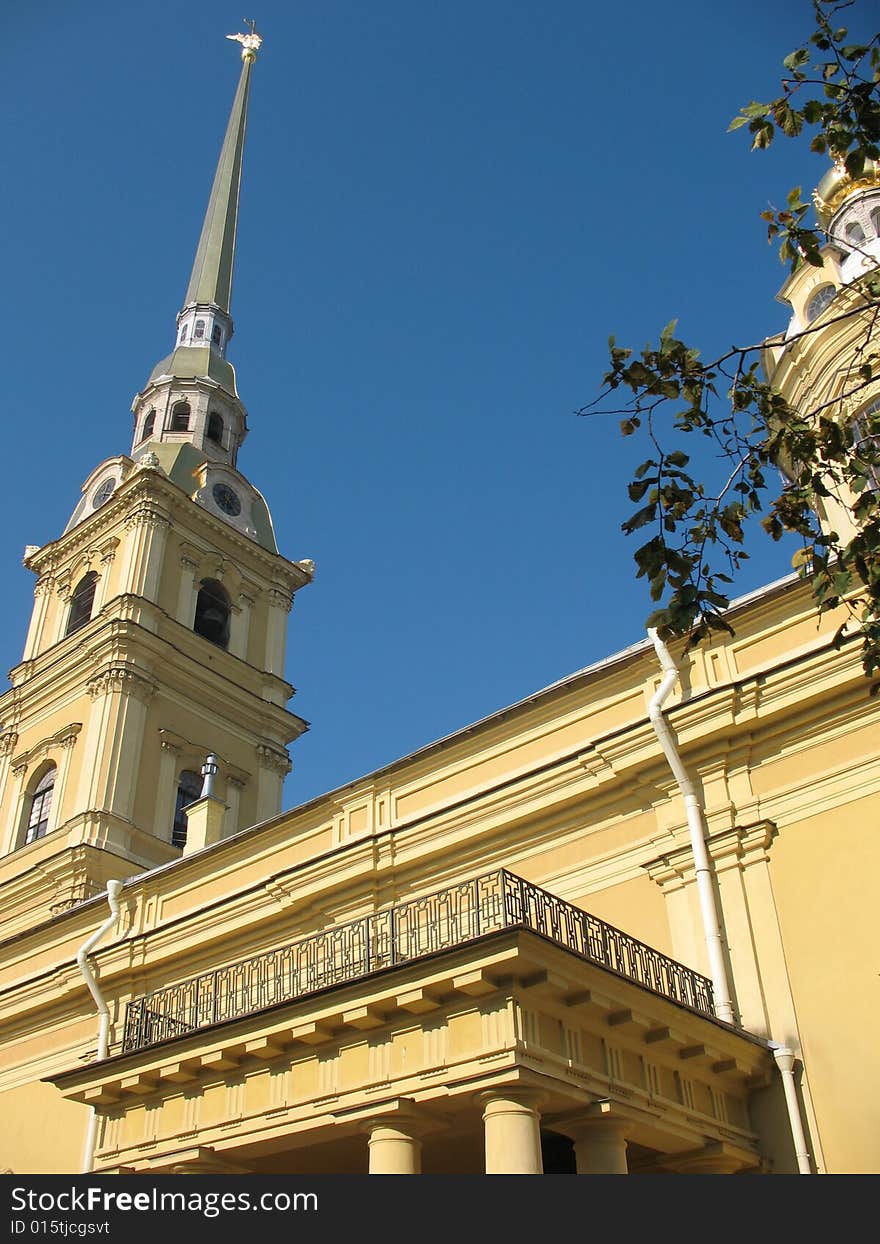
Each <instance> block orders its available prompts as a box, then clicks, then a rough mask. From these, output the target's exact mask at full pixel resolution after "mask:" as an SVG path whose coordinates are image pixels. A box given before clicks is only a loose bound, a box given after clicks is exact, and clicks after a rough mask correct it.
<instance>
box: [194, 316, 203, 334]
mask: <svg viewBox="0 0 880 1244" xmlns="http://www.w3.org/2000/svg"><path fill="white" fill-rule="evenodd" d="M204 335H205V321H204V320H196V326H195V328H194V329H193V336H194V337H204Z"/></svg>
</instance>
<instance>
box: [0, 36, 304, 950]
mask: <svg viewBox="0 0 880 1244" xmlns="http://www.w3.org/2000/svg"><path fill="white" fill-rule="evenodd" d="M228 37H229V38H232V39H236V40H237V41H238V42H239V43H240V44H241V55H242V67H241V75H240V78H239V82H238V88H237V91H236V94H235V98H234V101H233V105H232V111H231V114H230V118H229V124H228V127H227V130H226V135H225V138H224V140H223V145H222V149H221V152H220V159H219V161H218V165H217V172H216V175H215V178H214V183H213V186H212V189H211V194H210V199H209V202H208V209H207V212H206V215H205V221H204V225H203V228H202V232H201V237H200V239H199V243H198V248H197V251H196V257H195V263H194V265H193V270H192V274H191V276H190V280H189V285H188V287H187V291H186V297H185V300H184V305H183V308H182V309H181V311H180V312H179V314H178V316H177V323H176V328H175V338H174V346H173V349H172V352H171V354H169V355H168V356H167V357H166V358H164V359H163V360H162V361H161V362H160V363H158V364H157V365H156V367H155V368H154V369H153V372H152V374H151V375H150V378H149V380H148V381H147V384H146V385H145V386H144V388H143V390H142V391H141V392H139V393H138V394H136V396H135V398H134V402H133V405H132V410H133V413H134V437H133V443H132V448H131V452H130V454H117V455H116V456H115V457H112V458H108V459H106V460H105V461H103V462H101V463H100V464H99V465H98V466H97V467H96V468H95V469H94V471H92V473H91V474H90V475H89V477H88V479H87V480H86V481H85V483H84V484H83V487H82V496H81V499H80V501H79V503H78V505H77V506H76V508H75V510H74V512H73V514H72V516H71V518H70V521H69V523H68V524H67V527H66V528H65V530H64V532H63V534H62V535H61V536H60V537H59V538H58V539H57V540H53V541H52V542H51V543H49V544H46V545H44V546H43V547H42V548H40V547H36V546H28V547H27V549H26V550H25V558H24V564H25V566H26V567H28V568H29V569H30V570H31V571H33V573H34V574H35V575H36V578H37V582H36V587H35V592H34V609H33V614H32V617H31V623H30V628H29V631H28V636H27V640H26V644H25V650H24V654H23V659H22V661H21V662H20V664H18V665H17V666H16V667H15V668H14V669H13V670H12V671H11V673H10V680H11V683H12V688H11V690H9V691H7V692H6V694H5V695H3V696H2V697H0V890H2V893H3V898H4V903H3V906H4V909H5V911H6V912H7V919H6V920H5V922H4V926H5V931H6V932H7V933H10V932H13V931H14V929H15V928H16V927H21V928H25V927H29V926H30V925H33V924H34V923H36V922H38V921H39V920H40V919H44V918H48V917H50V916H51V914H52V913H53V912H56V911H58V910H61V909H63V908H64V907H66V906H69V905H70V904H72V903H75V902H78V901H81V900H82V899H84V898H88V897H89V896H90V895H91V894H93V893H96V892H98V891H100V890H102V889H103V888H104V886H105V885H106V882H107V881H108V880H110V879H113V878H124V877H126V876H130V875H131V874H132V873H136V872H140V871H142V870H144V869H149V868H152V867H155V866H157V865H160V864H163V863H166V862H168V861H171V860H174V859H175V858H177V857H178V856H179V855H180V854H181V853H182V852H183V853H186V852H187V851H192V850H194V849H199V848H200V847H201V846H203V845H205V838H204V835H203V834H202V835H200V836H198V837H197V838H196V840H194V835H193V834H192V833H190V834H189V835H188V831H187V819H186V816H185V814H184V809H185V808H186V806H187V805H189V804H191V803H193V802H194V801H197V800H198V799H199V795H200V792H201V774H200V771H201V768H202V764H203V762H204V760H205V756H206V755H207V754H208V753H213V754H214V756H215V757H216V766H217V773H216V776H214V775H213V773H212V786H213V795H214V798H215V804H214V812H213V819H212V826H213V828H212V831H211V835H210V836H209V839H208V841H210V840H212V838H216V837H225V836H228V835H230V834H233V833H235V832H236V831H237V830H238V829H240V828H242V827H244V826H247V825H252V824H255V823H258V822H260V821H263V820H266V819H267V818H270V817H272V816H274V815H275V814H277V813H278V812H279V811H280V810H281V787H282V782H283V779H284V776H285V774H286V773H287V772H288V771H289V769H290V761H289V758H288V752H287V744H288V743H290V742H291V741H292V740H294V739H295V738H297V736H298V735H300V734H301V733H302V732H303V731H304V730H305V729H306V728H307V726H306V723H305V722H304V721H303V720H302V719H301V718H299V717H297V716H296V715H294V714H293V713H291V712H289V711H288V710H287V707H286V705H287V701H288V700H289V698H290V696H291V695H292V694H293V688H292V687H291V686H290V685H289V684H288V683H287V682H285V681H284V676H283V675H284V655H285V642H286V629H287V615H288V612H289V610H290V608H291V605H292V602H293V597H294V594H295V593H296V592H297V591H298V590H299V589H300V588H301V587H304V586H305V585H306V584H307V583H309V582H310V581H311V579H312V576H313V573H314V565H313V564H312V563H311V562H310V561H299V562H295V561H289V560H288V559H287V558H285V557H283V556H282V555H281V554H280V553H279V552H278V548H277V545H276V543H275V535H274V531H273V527H272V520H271V517H270V514H269V509H268V507H267V505H266V502H265V500H264V499H263V497H262V495H261V493H260V492H259V491H258V490H257V489H256V488H255V487H254V485H253V484H251V483H250V481H249V480H248V479H247V478H246V477H245V476H244V475H243V474H241V472H240V471H239V470H238V452H239V449H240V447H241V444H242V442H243V440H244V438H245V436H246V434H247V412H246V410H245V407H244V404H243V403H242V401H241V399H240V398H239V396H238V390H237V386H236V379H235V372H234V370H233V367H232V364H231V363H230V362H229V361H228V359H227V349H228V346H229V341H230V339H231V337H232V333H233V323H232V317H231V313H230V305H231V304H230V299H231V290H232V274H233V265H234V259H235V242H236V224H237V218H238V197H239V188H240V183H241V171H242V156H243V150H244V139H245V128H246V122H247V111H248V97H249V92H250V84H251V74H252V72H253V68H254V64H255V61H256V57H257V52H258V50H259V47H260V44H261V42H262V40H261V37H260V35H259V34H257V32H256V31H255V30H251V31H250V32H249V33H247V34H244V35H235V36H233V35H230V36H228ZM218 809H219V811H218Z"/></svg>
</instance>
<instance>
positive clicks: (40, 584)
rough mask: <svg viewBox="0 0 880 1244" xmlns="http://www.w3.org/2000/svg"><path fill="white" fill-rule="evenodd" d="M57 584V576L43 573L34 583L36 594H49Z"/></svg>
mask: <svg viewBox="0 0 880 1244" xmlns="http://www.w3.org/2000/svg"><path fill="white" fill-rule="evenodd" d="M54 586H55V578H54V576H53V575H51V574H44V575H41V576H40V578H39V579H37V581H36V583H35V584H34V596H48V595H50V594H51V592H52V589H53V588H54Z"/></svg>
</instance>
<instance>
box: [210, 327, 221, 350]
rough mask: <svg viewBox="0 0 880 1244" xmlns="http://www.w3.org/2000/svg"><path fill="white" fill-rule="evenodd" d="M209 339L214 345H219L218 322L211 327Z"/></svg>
mask: <svg viewBox="0 0 880 1244" xmlns="http://www.w3.org/2000/svg"><path fill="white" fill-rule="evenodd" d="M211 340H212V341H213V343H214V345H215V346H219V344H220V325H219V324H215V325H214V327H213V328H212V329H211Z"/></svg>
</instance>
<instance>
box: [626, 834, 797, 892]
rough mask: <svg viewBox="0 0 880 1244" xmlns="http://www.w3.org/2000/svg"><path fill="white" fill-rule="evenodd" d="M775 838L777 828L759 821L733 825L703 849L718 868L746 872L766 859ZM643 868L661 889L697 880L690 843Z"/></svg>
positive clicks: (713, 837)
mask: <svg viewBox="0 0 880 1244" xmlns="http://www.w3.org/2000/svg"><path fill="white" fill-rule="evenodd" d="M775 836H776V826H775V825H774V824H773V822H772V821H758V822H757V823H756V824H754V825H734V826H733V828H731V829H723V830H721V831H720V833H717V834H710V835H709V836H708V838H707V839H706V845H707V846H708V848H709V855H710V856H711V859H712V862H713V864H715V865H716V866H717V867H719V868H725V869H727V868H730V867H735V866H737V865H738V866H739V867H741V868H746V867H748V866H749V865H750V864H756V863H759V862H760V861H761V860H766V859H768V858H769V857H768V854H767V853H768V851H769V850H770V845H771V843H772V841H773V839H774V837H775ZM642 868H644V870H645V872H647V874H648V876H649V877H650V878H651V880H652V881H655V882H656V883H657V885H659V886H660V888H661V889H666V888H667V887H672V888H674V889H675V888H678V887H679V886H682V885H686V884H687V883H688V882H691V881H693V880H694V878H695V876H696V870H695V868H694V856H693V851H692V850H691V845H690V843H687V844H686V845H685V846H681V847H676V848H674V849H673V850H672V851H667V852H665V853H664V854H663V855H659V856H657V857H656V858H655V859H653V860H647V861H646V862H645V863H644V864H643V865H642Z"/></svg>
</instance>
